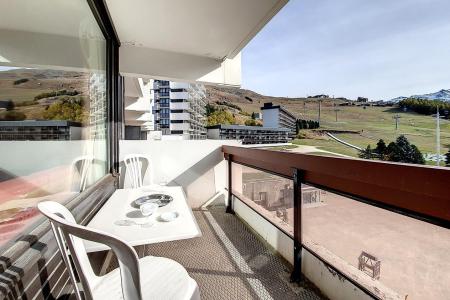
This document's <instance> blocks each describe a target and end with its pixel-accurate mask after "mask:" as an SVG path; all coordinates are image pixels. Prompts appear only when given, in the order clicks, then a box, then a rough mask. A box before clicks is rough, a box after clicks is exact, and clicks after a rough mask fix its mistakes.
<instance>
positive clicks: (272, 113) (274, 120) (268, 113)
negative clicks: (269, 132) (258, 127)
mask: <svg viewBox="0 0 450 300" xmlns="http://www.w3.org/2000/svg"><path fill="white" fill-rule="evenodd" d="M262 118H263V127H272V128H278V119H279V118H278V109H263V110H262Z"/></svg>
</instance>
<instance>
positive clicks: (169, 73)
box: [0, 0, 288, 86]
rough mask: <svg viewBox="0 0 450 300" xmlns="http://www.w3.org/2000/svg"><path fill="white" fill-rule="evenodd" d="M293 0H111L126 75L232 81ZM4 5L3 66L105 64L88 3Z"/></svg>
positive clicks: (20, 0)
mask: <svg viewBox="0 0 450 300" xmlns="http://www.w3.org/2000/svg"><path fill="white" fill-rule="evenodd" d="M12 2H14V5H12ZM287 2H288V0H220V1H219V0H151V1H150V0H133V1H124V0H105V3H106V5H107V7H108V10H109V13H110V16H111V19H112V22H113V25H114V27H115V30H116V32H117V35H118V38H119V40H120V42H121V47H120V49H119V51H120V60H119V62H120V66H119V68H120V73H121V74H122V75H124V76H129V77H135V78H138V77H141V78H157V79H165V80H171V81H180V82H201V83H211V84H221V85H232V86H239V85H240V82H241V60H240V51H241V50H242V49H243V48H244V47H245V45H246V44H247V43H248V42H249V41H250V40H251V39H252V38H253V37H254V36H255V35H256V34H257V33H258V32H259V31H260V30H261V28H263V27H264V25H266V24H267V23H268V22H269V21H270V19H271V18H272V17H273V16H274V15H275V14H277V13H278V11H279V10H280V9H281V8H282V7H283V6H284V5H285V4H286V3H287ZM0 11H5V12H7V13H6V14H4V15H2V17H1V18H0V36H1V37H2V43H1V45H0V65H12V66H19V65H20V66H30V67H51V68H59V69H70V70H72V69H73V70H92V69H99V70H103V69H105V66H104V63H105V60H103V59H101V57H99V56H98V53H101V52H102V51H104V47H105V43H104V42H103V41H102V40H103V37H102V33H101V32H100V30H99V28H98V26H97V24H96V22H95V20H94V18H93V17H92V15H90V9H89V6H88V3H87V2H86V1H79V0H64V1H56V2H55V0H39V1H29V0H15V1H0ZM17 16H20V17H17ZM49 16H51V17H49ZM30 45H32V47H30ZM67 53H71V55H67ZM99 58H100V59H99Z"/></svg>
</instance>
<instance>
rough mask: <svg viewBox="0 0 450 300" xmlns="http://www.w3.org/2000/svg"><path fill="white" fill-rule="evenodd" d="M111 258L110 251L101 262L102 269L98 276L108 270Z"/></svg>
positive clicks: (111, 253)
mask: <svg viewBox="0 0 450 300" xmlns="http://www.w3.org/2000/svg"><path fill="white" fill-rule="evenodd" d="M112 256H113V252H112V251H111V250H109V251H108V252H107V253H106V257H105V260H104V261H103V264H102V268H101V269H100V276H102V275H105V274H106V270H107V269H108V267H109V265H110V264H111V259H112Z"/></svg>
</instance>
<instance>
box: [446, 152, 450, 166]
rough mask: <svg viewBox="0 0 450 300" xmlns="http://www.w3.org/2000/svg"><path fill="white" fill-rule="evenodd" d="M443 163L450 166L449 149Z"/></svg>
mask: <svg viewBox="0 0 450 300" xmlns="http://www.w3.org/2000/svg"><path fill="white" fill-rule="evenodd" d="M445 163H446V164H447V166H450V149H449V150H448V152H447V153H446V154H445Z"/></svg>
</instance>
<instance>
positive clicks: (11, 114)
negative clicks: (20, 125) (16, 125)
mask: <svg viewBox="0 0 450 300" xmlns="http://www.w3.org/2000/svg"><path fill="white" fill-rule="evenodd" d="M26 117H27V116H26V115H25V114H24V113H23V112H20V111H15V110H10V111H6V112H4V113H2V114H1V115H0V120H1V121H23V120H25V119H26Z"/></svg>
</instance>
